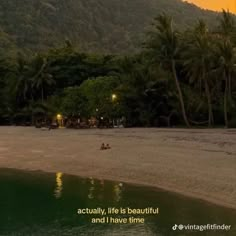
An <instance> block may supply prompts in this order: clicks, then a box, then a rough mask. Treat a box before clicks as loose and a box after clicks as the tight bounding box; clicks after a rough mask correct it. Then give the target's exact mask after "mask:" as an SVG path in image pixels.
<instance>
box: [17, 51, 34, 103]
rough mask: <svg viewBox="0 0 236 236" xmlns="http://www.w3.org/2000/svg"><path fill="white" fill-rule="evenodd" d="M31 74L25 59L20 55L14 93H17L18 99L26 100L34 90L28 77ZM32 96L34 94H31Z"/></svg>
mask: <svg viewBox="0 0 236 236" xmlns="http://www.w3.org/2000/svg"><path fill="white" fill-rule="evenodd" d="M28 72H29V66H28V63H27V61H26V60H25V59H24V57H23V56H22V55H21V54H19V55H18V57H17V63H16V71H15V75H16V79H17V80H16V83H15V86H14V88H13V89H14V91H15V92H16V95H17V97H18V98H20V99H23V100H26V99H27V95H28V93H29V92H31V90H32V81H31V79H30V78H29V77H28V76H27V75H28ZM31 94H32V93H31Z"/></svg>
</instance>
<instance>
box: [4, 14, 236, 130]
mask: <svg viewBox="0 0 236 236" xmlns="http://www.w3.org/2000/svg"><path fill="white" fill-rule="evenodd" d="M235 27H236V25H235V22H234V16H233V15H231V14H230V13H229V12H227V11H223V12H222V14H221V17H220V18H219V19H218V26H217V27H215V28H208V25H207V24H206V23H205V22H204V21H203V20H198V22H197V23H196V24H195V25H194V26H192V27H191V28H188V29H187V30H178V29H177V28H176V27H175V24H174V22H173V19H172V17H170V16H169V15H167V14H165V13H163V14H160V15H159V16H158V17H157V18H156V19H155V21H154V23H153V30H152V31H151V32H149V33H148V34H147V36H146V40H145V42H144V43H143V47H142V50H141V51H140V52H139V53H136V54H132V55H128V56H127V55H126V56H122V55H97V54H91V53H90V54H88V53H83V52H81V51H80V50H78V49H77V48H75V47H73V44H71V42H70V41H69V40H67V41H66V42H65V45H63V46H62V47H59V48H52V49H51V50H49V51H48V52H46V53H45V52H44V53H38V54H36V55H35V56H33V57H32V58H31V57H30V58H28V57H26V56H24V55H22V54H18V55H17V56H16V58H14V59H12V58H11V59H7V58H1V60H0V123H1V124H16V123H24V122H32V121H33V120H34V118H35V117H38V116H44V117H45V116H47V117H53V116H55V114H58V113H61V114H63V115H64V116H67V117H78V116H80V117H83V118H87V119H88V118H89V117H91V116H94V117H106V118H108V119H113V118H118V117H125V118H126V122H127V123H126V124H127V126H186V127H190V126H209V127H213V126H225V127H235V126H236V81H235V69H236V50H235V48H236V34H235V33H236V31H235V29H236V28H235ZM114 95H115V99H113V98H114Z"/></svg>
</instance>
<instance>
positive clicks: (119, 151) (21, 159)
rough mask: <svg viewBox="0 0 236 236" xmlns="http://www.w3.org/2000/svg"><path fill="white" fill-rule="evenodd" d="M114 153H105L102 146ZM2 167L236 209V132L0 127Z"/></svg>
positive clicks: (107, 151) (218, 130) (215, 130)
mask: <svg viewBox="0 0 236 236" xmlns="http://www.w3.org/2000/svg"><path fill="white" fill-rule="evenodd" d="M103 142H104V143H109V144H110V146H111V147H112V149H110V150H105V151H101V150H99V149H100V146H101V143H103ZM0 168H16V169H24V170H41V171H46V172H59V171H60V172H64V173H68V174H73V175H78V176H85V177H93V178H102V179H107V180H116V181H121V182H128V183H134V184H142V185H148V186H153V187H158V188H163V189H165V190H169V191H173V192H176V193H181V194H183V195H186V196H191V197H195V198H199V199H202V200H206V201H209V202H211V203H215V204H218V205H222V206H226V207H230V208H234V209H236V130H233V129H231V130H224V129H202V130H199V129H189V130H187V129H144V128H140V129H110V130H105V129H104V130H98V129H89V130H68V129H58V130H51V131H42V130H40V129H36V128H32V127H0Z"/></svg>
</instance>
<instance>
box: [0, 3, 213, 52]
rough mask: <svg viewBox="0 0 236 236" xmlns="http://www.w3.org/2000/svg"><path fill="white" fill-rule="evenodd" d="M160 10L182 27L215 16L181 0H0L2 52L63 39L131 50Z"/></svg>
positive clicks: (92, 47) (106, 49) (35, 48)
mask: <svg viewBox="0 0 236 236" xmlns="http://www.w3.org/2000/svg"><path fill="white" fill-rule="evenodd" d="M163 11H165V12H166V13H167V14H169V15H172V16H173V19H174V20H175V24H176V27H177V28H180V29H182V28H183V27H186V26H188V25H192V24H193V23H195V22H196V19H197V18H202V19H204V20H205V21H206V22H207V23H208V24H210V25H213V24H214V23H215V20H216V17H217V14H216V13H213V12H211V11H204V10H201V9H200V8H197V7H196V6H194V5H191V4H188V3H184V2H182V1H180V0H20V1H19V0H1V1H0V50H1V51H0V53H1V55H2V54H3V53H6V52H7V54H8V55H10V54H15V53H16V49H17V48H20V49H23V50H24V51H26V52H30V51H41V50H45V49H48V48H51V47H55V46H58V44H63V42H64V41H65V40H66V39H69V40H70V41H71V42H72V43H73V44H74V45H76V46H79V48H80V49H81V50H84V51H89V52H91V51H93V52H100V53H110V52H111V53H120V52H121V53H122V52H133V51H134V50H136V49H137V48H140V44H141V42H142V38H143V35H144V33H145V32H146V31H147V29H148V27H150V23H151V22H152V20H153V18H154V17H155V16H157V15H158V14H160V13H161V12H163Z"/></svg>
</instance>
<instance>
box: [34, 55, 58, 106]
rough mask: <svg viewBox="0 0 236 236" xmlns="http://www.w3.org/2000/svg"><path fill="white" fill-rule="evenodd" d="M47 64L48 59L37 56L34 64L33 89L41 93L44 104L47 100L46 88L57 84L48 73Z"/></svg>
mask: <svg viewBox="0 0 236 236" xmlns="http://www.w3.org/2000/svg"><path fill="white" fill-rule="evenodd" d="M47 64H48V63H47V59H46V58H43V57H41V56H39V55H37V57H36V58H35V61H34V64H33V77H32V81H33V87H35V88H36V89H38V90H40V91H41V100H42V103H43V102H44V99H45V90H46V88H47V87H50V86H52V85H54V84H55V80H54V79H53V77H52V75H51V74H49V73H48V72H47V71H46V69H47Z"/></svg>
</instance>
